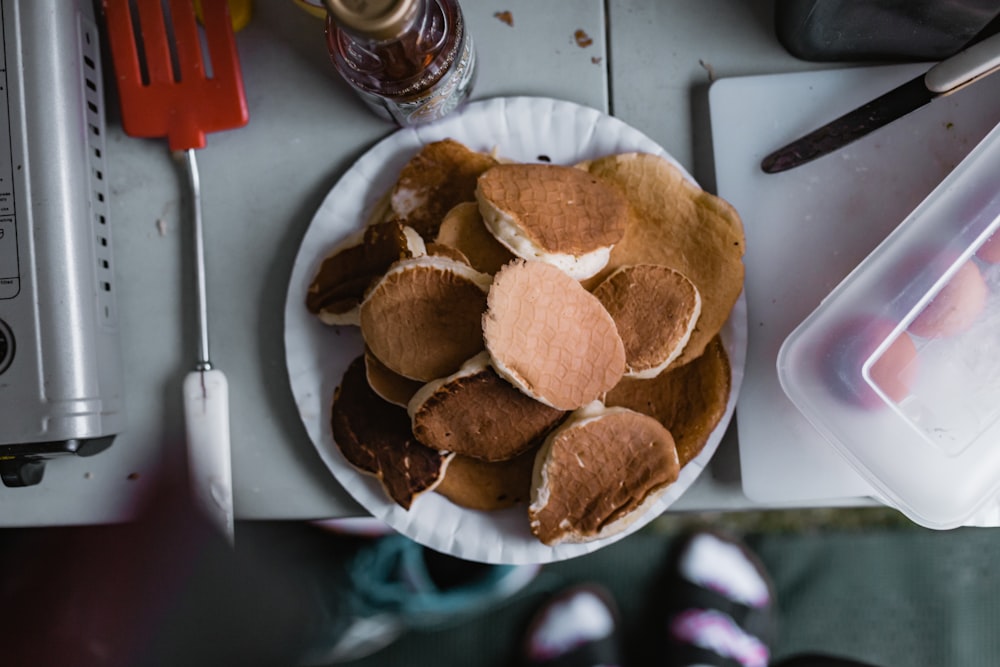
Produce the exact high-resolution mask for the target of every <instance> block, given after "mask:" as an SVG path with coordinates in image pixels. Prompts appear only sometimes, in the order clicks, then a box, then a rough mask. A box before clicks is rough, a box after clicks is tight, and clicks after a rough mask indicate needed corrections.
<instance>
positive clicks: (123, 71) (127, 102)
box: [104, 0, 249, 543]
mask: <svg viewBox="0 0 1000 667" xmlns="http://www.w3.org/2000/svg"><path fill="white" fill-rule="evenodd" d="M133 10H134V13H133ZM201 10H202V14H201V17H202V26H203V30H199V27H198V21H197V19H196V17H195V11H194V7H193V5H192V0H131V1H130V0H104V12H105V17H106V20H107V27H108V38H109V41H110V45H111V57H112V60H113V61H114V68H115V73H116V75H117V83H118V95H119V99H120V102H121V112H122V127H123V129H124V130H125V132H126V134H128V135H130V136H133V137H165V138H166V139H167V141H168V145H169V147H170V150H171V151H173V152H174V154H175V155H178V156H181V157H183V162H184V167H185V173H186V176H187V179H188V184H189V186H190V188H191V203H192V222H193V230H192V231H193V233H194V252H195V262H194V265H195V287H196V293H197V306H198V308H197V319H198V333H199V338H198V358H197V363H196V364H195V367H194V370H193V371H192V372H190V373H189V374H188V375H187V376H186V377H185V379H184V416H185V427H186V431H187V444H188V466H189V474H190V477H191V483H192V491H193V493H194V495H195V498H196V500H197V501H198V505H199V507H201V508H202V509H203V510H204V512H205V513H206V514H207V516H208V517H209V518H210V519H211V520H212V521H213V522H214V523H216V524H217V525H218V527H219V528H220V529H221V530H222V531H223V533H224V534H225V536H226V537H227V539H228V540H229V541H230V543H232V541H233V537H234V535H233V494H232V462H231V459H230V439H229V386H228V382H227V381H226V376H225V375H224V374H223V373H222V371H220V370H218V369H216V368H213V367H212V363H211V361H210V359H209V354H208V307H207V304H206V288H205V245H204V240H203V231H202V215H201V184H200V179H199V175H198V164H197V161H196V160H195V149H197V148H202V147H204V146H205V133H207V132H215V131H218V130H227V129H231V128H235V127H240V126H242V125H245V124H246V122H247V120H248V119H249V114H248V112H247V105H246V98H245V95H244V92H243V78H242V75H241V72H240V64H239V58H238V55H237V51H236V40H235V38H234V36H233V30H232V24H231V23H230V18H229V11H228V7H227V5H226V0H202V2H201ZM202 37H204V40H202ZM203 44H204V47H205V49H207V53H206V52H205V50H204V49H203Z"/></svg>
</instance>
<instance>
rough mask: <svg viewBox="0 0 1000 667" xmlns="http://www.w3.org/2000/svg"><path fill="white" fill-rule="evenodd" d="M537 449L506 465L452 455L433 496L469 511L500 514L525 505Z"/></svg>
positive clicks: (505, 462)
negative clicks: (497, 511) (498, 512)
mask: <svg viewBox="0 0 1000 667" xmlns="http://www.w3.org/2000/svg"><path fill="white" fill-rule="evenodd" d="M537 452H538V445H535V446H534V447H532V448H531V449H529V450H528V451H526V452H524V453H523V454H520V455H518V456H516V457H514V458H512V459H508V460H506V461H494V462H489V461H482V460H480V459H474V458H472V457H471V456H462V455H461V454H456V455H455V458H453V459H452V460H451V462H450V463H449V464H448V469H447V470H446V471H445V473H444V478H443V479H442V480H441V483H440V484H438V485H437V487H436V488H435V489H434V491H435V492H437V493H440V494H441V495H442V496H444V497H445V498H447V499H448V500H450V501H451V502H453V503H455V504H456V505H459V506H460V507H465V508H468V509H473V510H482V511H486V512H489V511H493V510H502V509H506V508H508V507H513V506H514V505H522V504H527V503H528V500H529V499H530V498H531V473H532V470H533V468H534V465H535V454H536V453H537Z"/></svg>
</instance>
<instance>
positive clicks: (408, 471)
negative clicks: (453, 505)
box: [330, 356, 454, 509]
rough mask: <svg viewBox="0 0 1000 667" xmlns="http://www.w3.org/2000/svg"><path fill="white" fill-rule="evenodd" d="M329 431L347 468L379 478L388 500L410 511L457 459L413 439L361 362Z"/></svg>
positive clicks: (336, 403) (349, 376) (345, 384)
mask: <svg viewBox="0 0 1000 667" xmlns="http://www.w3.org/2000/svg"><path fill="white" fill-rule="evenodd" d="M330 426H331V428H332V430H333V439H334V441H335V442H336V443H337V447H338V448H339V449H340V451H341V453H342V454H343V455H344V458H345V459H347V462H348V463H350V464H351V465H352V466H354V467H355V468H357V469H358V470H360V471H361V472H363V473H366V474H369V475H372V476H374V477H375V478H377V479H378V480H379V482H381V484H382V487H383V488H384V489H385V491H386V493H387V494H388V496H389V497H390V498H392V500H394V501H395V502H396V503H397V504H399V505H400V506H401V507H404V508H406V509H409V508H410V506H411V505H412V503H413V501H414V500H415V499H416V498H417V497H418V496H419V495H421V494H422V493H425V492H427V491H430V490H431V489H433V488H434V487H435V486H437V484H438V483H439V482H440V481H441V478H442V476H443V475H444V471H445V469H446V468H447V466H448V462H449V461H450V460H451V458H452V457H453V456H454V455H453V454H450V453H448V452H440V451H436V450H433V449H430V448H428V447H425V446H424V445H422V444H420V443H419V442H418V441H417V440H416V438H414V437H413V434H412V433H411V432H410V418H409V415H407V414H406V410H404V409H402V408H400V407H399V406H396V405H391V404H389V403H386V402H385V401H383V400H382V399H381V398H379V397H378V395H376V394H375V392H374V391H372V389H371V387H369V386H368V381H367V379H366V378H365V363H364V358H363V357H360V356H359V357H357V358H356V359H355V360H354V361H353V362H351V364H350V366H348V368H347V371H346V372H345V373H344V377H343V380H342V381H341V384H340V386H338V387H337V390H336V392H335V394H334V399H333V408H332V411H331V417H330Z"/></svg>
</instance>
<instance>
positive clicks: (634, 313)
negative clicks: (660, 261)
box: [593, 264, 701, 378]
mask: <svg viewBox="0 0 1000 667" xmlns="http://www.w3.org/2000/svg"><path fill="white" fill-rule="evenodd" d="M593 294H594V296H596V297H597V298H598V299H599V300H600V302H601V303H602V304H604V307H605V308H606V309H607V311H608V312H609V313H610V314H611V317H612V318H613V319H614V321H615V326H617V327H618V335H620V336H621V337H622V342H623V343H624V344H625V375H627V376H629V377H638V378H653V377H656V376H657V375H659V374H660V373H661V372H662V371H663V370H664V369H665V368H666V367H667V366H668V365H670V362H672V361H673V360H674V359H676V358H677V357H678V356H679V355H680V354H681V351H682V350H683V349H684V346H685V345H686V344H687V342H688V339H690V337H691V332H692V331H694V327H695V324H696V323H697V321H698V316H699V315H700V314H701V295H700V294H698V288H697V287H695V286H694V283H692V282H691V281H690V280H688V278H687V277H686V276H685V275H684V274H682V273H681V272H679V271H675V270H674V269H671V268H670V267H668V266H660V265H657V264H639V265H636V266H623V267H621V268H619V269H617V270H616V271H615V272H614V273H612V274H611V275H610V276H608V277H607V278H605V279H604V281H603V282H602V283H601V284H600V285H598V286H597V287H595V288H594V291H593Z"/></svg>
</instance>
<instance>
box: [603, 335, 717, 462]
mask: <svg viewBox="0 0 1000 667" xmlns="http://www.w3.org/2000/svg"><path fill="white" fill-rule="evenodd" d="M731 391H732V373H731V369H730V366H729V357H728V356H727V355H726V348H725V347H724V346H723V345H722V340H721V339H720V338H719V337H718V336H716V337H715V338H714V339H712V341H711V342H710V343H709V344H708V347H707V348H705V352H704V354H702V355H701V356H700V357H698V358H697V359H695V360H694V361H692V362H691V363H689V364H685V365H684V366H680V367H677V368H672V369H670V370H668V371H666V372H664V373H661V374H660V375H659V376H658V377H655V378H653V379H651V380H634V379H630V378H625V379H623V380H622V381H621V382H620V383H619V384H618V386H617V387H615V388H614V389H612V390H611V391H610V392H608V394H607V396H606V397H605V399H604V402H605V403H606V404H607V405H617V406H622V407H626V408H630V409H632V410H635V411H636V412H641V413H643V414H647V415H650V416H651V417H654V418H655V419H657V420H658V421H659V422H660V423H661V424H663V425H664V426H665V427H666V428H667V429H668V430H669V431H670V432H671V433H672V434H673V436H674V440H675V441H676V443H677V455H678V456H679V457H680V461H681V465H685V464H687V462H688V461H690V460H691V459H693V458H694V457H696V456H697V455H698V454H699V453H700V452H701V450H702V449H704V447H705V443H706V442H708V437H709V436H710V435H711V434H712V431H714V430H715V428H716V426H718V425H719V422H720V421H721V420H722V417H723V415H724V414H725V412H726V405H727V403H728V402H729V394H730V392H731Z"/></svg>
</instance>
